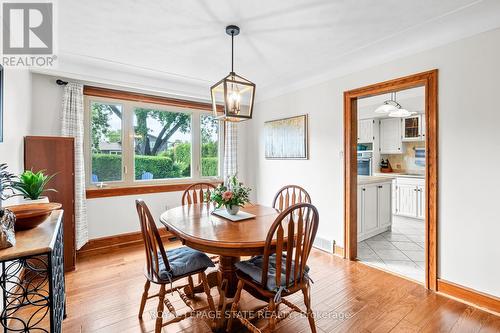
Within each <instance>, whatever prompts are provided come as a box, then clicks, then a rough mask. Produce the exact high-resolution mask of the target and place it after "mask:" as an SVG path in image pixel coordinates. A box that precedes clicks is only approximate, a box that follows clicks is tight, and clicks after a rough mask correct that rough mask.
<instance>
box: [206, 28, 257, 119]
mask: <svg viewBox="0 0 500 333" xmlns="http://www.w3.org/2000/svg"><path fill="white" fill-rule="evenodd" d="M226 33H227V34H228V35H229V36H231V72H230V73H229V75H227V76H226V77H224V78H223V79H222V80H220V81H219V82H217V83H216V84H214V85H213V86H212V87H211V88H210V93H211V97H212V109H213V113H214V116H215V118H216V119H220V120H224V121H231V122H239V121H244V120H248V119H252V112H253V104H254V98H255V83H252V82H251V81H249V80H247V79H245V78H243V77H241V76H239V75H238V74H236V73H235V72H234V36H237V35H239V33H240V28H239V27H237V26H235V25H229V26H227V27H226Z"/></svg>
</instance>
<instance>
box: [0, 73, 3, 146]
mask: <svg viewBox="0 0 500 333" xmlns="http://www.w3.org/2000/svg"><path fill="white" fill-rule="evenodd" d="M0 142H3V67H2V65H0Z"/></svg>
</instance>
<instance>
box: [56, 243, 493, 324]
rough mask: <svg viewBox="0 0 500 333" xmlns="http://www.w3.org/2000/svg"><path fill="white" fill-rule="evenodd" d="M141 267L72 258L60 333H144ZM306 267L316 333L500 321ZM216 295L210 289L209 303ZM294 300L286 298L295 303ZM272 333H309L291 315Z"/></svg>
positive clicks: (334, 266)
mask: <svg viewBox="0 0 500 333" xmlns="http://www.w3.org/2000/svg"><path fill="white" fill-rule="evenodd" d="M178 245H179V244H178V243H171V244H169V245H168V246H169V247H174V246H178ZM144 262H145V259H144V250H143V248H142V247H140V246H133V247H131V248H128V249H119V250H114V251H112V252H109V253H106V254H99V255H96V256H88V257H84V258H81V259H79V260H78V261H77V270H76V271H74V272H71V273H68V274H67V276H66V290H67V312H68V317H67V318H66V320H65V321H64V326H63V332H65V333H66V332H68V333H73V332H99V333H101V332H103V333H104V332H106V333H113V332H120V333H129V332H152V331H153V330H154V319H153V318H152V317H151V313H154V311H155V309H156V305H157V300H156V299H152V300H150V301H148V303H147V304H146V309H145V312H144V317H143V322H140V321H139V320H138V319H137V312H138V309H139V304H140V299H141V294H142V291H143V285H144V282H145V278H144V276H143V275H142V269H143V265H144ZM309 265H310V266H311V273H310V274H311V277H312V279H313V280H314V282H315V283H314V284H313V285H312V288H311V289H312V307H313V311H314V312H315V314H316V316H317V317H316V324H317V327H318V332H481V333H486V332H488V333H493V332H500V317H496V316H494V315H492V314H489V313H487V312H484V311H481V310H479V309H476V308H473V307H470V306H468V305H465V304H462V303H459V302H457V301H454V300H451V299H449V298H446V297H444V296H441V295H438V294H435V293H433V292H430V291H427V290H426V289H424V288H423V287H422V286H421V285H418V284H416V283H413V282H410V281H408V280H405V279H402V278H400V277H397V276H394V275H391V274H388V273H386V272H383V271H380V270H377V269H374V268H371V267H368V266H365V265H363V264H360V263H357V262H349V261H346V260H342V259H341V258H339V257H336V256H333V255H329V254H326V253H323V252H321V251H317V250H313V252H312V253H311V257H310V260H309ZM154 288H157V287H155V286H152V287H151V289H152V291H155V290H156V289H154ZM216 294H217V291H216V288H213V289H212V296H214V298H215V300H217V297H216ZM299 294H300V293H298V294H296V295H293V296H292V297H291V298H290V299H291V300H292V301H293V302H294V303H296V304H303V303H302V301H301V299H300V298H301V295H299ZM172 299H173V300H175V301H174V302H172V303H173V305H174V306H175V307H176V308H177V307H179V308H180V306H181V304H183V303H182V301H180V300H179V299H178V297H176V296H174V297H173V298H172ZM200 300H201V299H200ZM240 304H241V307H242V310H245V309H250V308H254V307H256V306H258V305H260V304H262V303H260V302H258V301H255V300H254V299H253V298H251V297H250V296H249V295H248V294H246V293H244V295H243V296H242V301H241V303H240ZM180 312H181V311H180ZM163 331H164V332H210V329H209V327H208V325H207V323H206V322H205V320H203V319H200V318H190V319H187V320H185V321H183V322H181V323H177V324H175V325H171V326H168V327H167V328H164V329H163ZM242 332H244V330H242ZM278 332H283V333H287V332H309V327H308V322H307V319H306V318H303V317H300V316H295V317H293V315H292V317H290V318H289V319H285V320H284V321H282V322H281V323H280V324H279V325H278Z"/></svg>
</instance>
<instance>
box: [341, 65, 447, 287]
mask: <svg viewBox="0 0 500 333" xmlns="http://www.w3.org/2000/svg"><path fill="white" fill-rule="evenodd" d="M437 74H438V71H437V70H432V71H428V72H423V73H419V74H415V75H410V76H407V77H403V78H399V79H395V80H390V81H386V82H382V83H377V84H374V85H370V86H367V87H362V88H358V89H354V90H350V91H346V92H345V93H344V151H345V175H344V177H345V179H344V196H345V207H344V209H345V216H344V227H345V238H344V246H345V247H344V255H345V258H347V259H349V260H356V259H357V257H358V227H359V220H358V210H359V204H360V202H361V200H362V198H360V197H359V195H358V142H359V141H358V138H359V136H360V135H361V136H366V135H367V134H366V133H367V131H366V128H362V129H360V131H359V133H358V100H359V99H366V98H370V97H374V96H378V95H382V94H390V93H398V92H402V91H404V90H409V89H413V88H417V90H418V89H421V90H422V91H423V98H424V103H423V105H424V110H422V111H423V112H422V113H421V114H420V115H418V116H419V117H420V119H421V121H422V126H423V128H422V131H424V132H425V138H423V137H422V138H421V141H422V145H423V147H425V148H421V147H420V153H419V154H424V155H425V161H423V160H421V163H423V165H422V172H423V176H425V181H423V180H422V185H421V186H420V189H421V192H420V193H421V194H420V204H421V205H420V207H421V211H419V214H420V215H419V217H421V218H422V219H423V220H424V221H425V222H424V223H422V229H423V232H424V236H423V239H422V240H423V244H422V245H423V246H424V247H425V249H424V258H423V259H424V261H423V263H422V266H424V267H423V268H424V273H425V274H424V277H423V281H421V282H423V283H424V284H425V286H426V287H427V288H429V289H431V290H436V284H437V158H438V155H437V119H438V117H437V112H438V103H437V79H438V78H437ZM392 122H394V121H392ZM387 125H388V126H390V125H391V124H390V121H387ZM402 130H404V127H402ZM409 132H411V129H410V131H409ZM420 133H421V132H420ZM410 134H411V133H410ZM420 135H421V134H420ZM424 143H425V145H424ZM368 147H369V145H368ZM365 148H366V147H361V149H365ZM371 148H372V152H373V151H374V150H373V147H371ZM413 148H415V147H413ZM388 149H389V148H388ZM390 149H397V148H396V147H392V146H391V147H390ZM365 150H368V149H365ZM368 155H369V154H368V153H365V154H363V156H362V161H364V160H363V158H365V159H366V158H367V156H368ZM370 158H373V157H372V156H371V155H370ZM363 172H365V171H363ZM365 177H366V176H365ZM360 183H361V181H360ZM381 185H384V184H381ZM386 185H387V184H386ZM380 187H381V188H382V191H383V186H380V185H379V186H378V188H380ZM386 192H387V191H385V192H383V193H386ZM374 193H375V192H374ZM389 193H390V189H389ZM374 207H375V206H374V205H373V204H371V208H372V211H374V210H373V209H374ZM377 209H378V208H377ZM360 216H361V214H360ZM370 222H371V223H372V222H373V223H375V222H374V221H370ZM373 223H372V224H373ZM378 226H379V227H380V228H385V229H387V230H385V229H384V231H386V232H387V231H390V229H391V226H390V225H387V224H383V223H378ZM360 228H362V227H360ZM380 231H381V232H384V231H382V230H380ZM365 236H366V235H365ZM368 236H370V235H368ZM389 237H390V235H389ZM407 245H408V244H407Z"/></svg>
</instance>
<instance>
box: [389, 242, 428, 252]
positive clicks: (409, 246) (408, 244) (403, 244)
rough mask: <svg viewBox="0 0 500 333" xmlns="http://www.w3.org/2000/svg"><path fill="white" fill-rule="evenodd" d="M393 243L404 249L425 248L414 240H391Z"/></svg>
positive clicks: (418, 249) (420, 249)
mask: <svg viewBox="0 0 500 333" xmlns="http://www.w3.org/2000/svg"><path fill="white" fill-rule="evenodd" d="M391 244H392V245H394V246H395V247H397V248H398V249H400V250H402V251H403V252H404V251H405V250H412V251H423V249H422V248H421V247H420V246H419V245H418V244H417V243H413V242H391Z"/></svg>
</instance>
